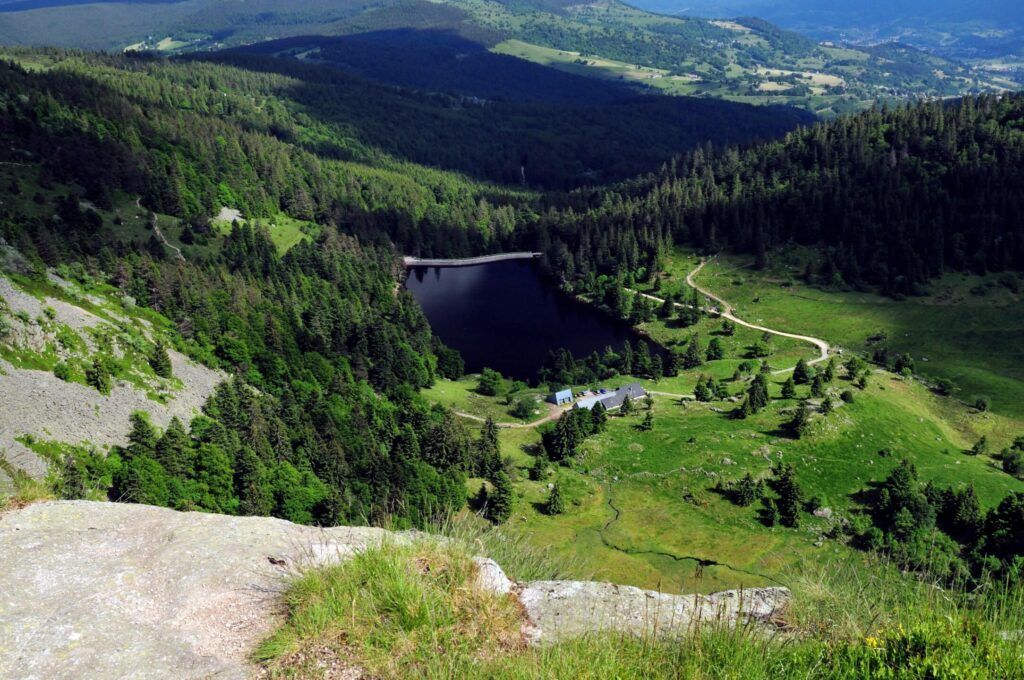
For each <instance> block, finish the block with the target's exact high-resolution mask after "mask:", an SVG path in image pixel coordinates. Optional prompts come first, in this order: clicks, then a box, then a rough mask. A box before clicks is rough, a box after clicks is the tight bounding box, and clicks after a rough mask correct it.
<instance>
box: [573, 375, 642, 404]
mask: <svg viewBox="0 0 1024 680" xmlns="http://www.w3.org/2000/svg"><path fill="white" fill-rule="evenodd" d="M627 395H629V398H630V399H633V400H636V399H640V398H642V397H646V396H647V392H645V391H644V388H643V387H641V386H640V383H636V382H634V383H629V384H628V385H623V386H622V387H620V388H619V389H617V390H615V391H614V392H609V393H608V394H595V395H594V396H592V397H584V398H583V399H580V400H579V401H577V402H576V408H585V409H592V408H594V406H596V405H597V404H598V403H599V402H600V404H601V405H602V406H604V407H605V408H606V409H608V410H611V409H613V408H619V407H620V406H622V402H624V401H625V400H626V396H627Z"/></svg>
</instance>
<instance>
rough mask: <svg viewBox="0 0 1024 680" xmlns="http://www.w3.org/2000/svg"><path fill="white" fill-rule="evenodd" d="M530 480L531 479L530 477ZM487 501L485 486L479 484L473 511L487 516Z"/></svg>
mask: <svg viewBox="0 0 1024 680" xmlns="http://www.w3.org/2000/svg"><path fill="white" fill-rule="evenodd" d="M531 479H533V478H532V477H531ZM489 500H490V498H489V496H488V494H487V485H486V484H484V483H482V482H481V484H480V489H479V490H478V491H477V492H476V496H475V497H474V499H473V509H474V510H476V511H477V512H481V513H483V514H484V515H485V516H487V513H488V507H487V506H488V505H489Z"/></svg>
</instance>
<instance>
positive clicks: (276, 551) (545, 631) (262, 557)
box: [0, 501, 789, 680]
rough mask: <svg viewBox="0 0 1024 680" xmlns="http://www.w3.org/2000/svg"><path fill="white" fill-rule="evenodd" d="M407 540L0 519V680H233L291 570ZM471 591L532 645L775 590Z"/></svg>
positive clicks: (705, 614)
mask: <svg viewBox="0 0 1024 680" xmlns="http://www.w3.org/2000/svg"><path fill="white" fill-rule="evenodd" d="M410 537H411V535H410V534H391V533H389V532H386V531H384V530H382V529H374V528H351V527H337V528H332V529H316V528H312V527H304V526H298V525H295V524H291V523H289V522H285V521H283V520H277V519H271V518H254V517H226V516H223V515H210V514H204V513H182V512H175V511H173V510H167V509H163V508H154V507H150V506H142V505H128V504H117V503H91V502H85V501H70V502H67V501H66V502H51V503H42V504H38V505H32V506H29V507H27V508H24V509H22V510H19V511H17V512H11V513H8V514H6V515H3V516H0V678H19V679H22V680H34V679H38V680H44V679H45V680H51V679H52V680H59V679H63V678H68V679H71V678H75V679H78V678H84V677H88V678H127V677H131V678H175V679H187V678H207V677H217V678H245V677H250V676H252V675H253V674H254V672H255V669H254V668H253V667H252V666H251V665H249V663H248V662H247V659H248V657H249V654H250V652H251V651H252V650H253V649H254V648H255V646H256V644H257V643H258V642H259V641H260V640H261V639H262V638H263V637H265V636H266V635H267V634H268V633H269V632H270V631H271V630H272V629H273V628H274V626H275V625H276V624H277V622H278V617H279V615H280V614H281V605H280V600H279V595H280V593H281V591H282V589H283V587H284V586H285V585H286V583H287V579H288V577H289V576H291V575H294V574H296V573H298V572H299V571H300V570H301V569H302V568H303V567H306V566H311V565H316V564H325V563H330V562H336V561H338V560H343V559H345V558H346V557H348V556H350V555H352V554H353V553H354V552H356V551H358V550H360V549H363V548H365V547H367V546H371V545H376V544H379V543H380V542H381V541H384V540H395V541H405V540H410ZM476 562H477V565H478V567H479V572H478V575H477V587H479V588H482V589H485V590H490V591H492V592H495V593H497V594H502V595H504V594H509V593H511V594H512V595H513V596H518V597H519V599H520V601H521V602H522V604H523V606H524V609H525V612H526V614H527V615H528V617H529V619H530V622H529V624H528V625H526V626H524V632H525V634H526V635H527V636H528V637H529V638H530V639H531V641H533V642H535V643H539V642H551V641H557V640H561V639H565V638H567V637H572V636H577V635H583V634H586V633H591V632H598V631H621V632H629V633H637V634H639V633H644V632H647V631H651V630H654V629H655V628H657V629H658V630H665V629H672V630H678V631H685V630H686V629H687V628H688V627H689V626H690V625H692V622H694V621H696V620H698V619H699V620H704V621H717V622H722V623H725V624H731V623H734V622H736V621H738V620H745V619H748V618H749V619H754V620H767V619H769V618H771V617H772V616H774V615H775V614H776V613H777V612H778V611H779V609H780V608H781V607H783V606H784V605H785V603H786V602H787V601H788V598H789V593H788V591H786V590H785V589H783V588H764V589H754V590H749V591H743V592H742V593H740V592H738V591H729V592H725V593H716V594H714V595H708V596H703V597H702V596H682V595H665V594H661V593H655V592H652V591H644V590H640V589H638V588H632V587H627V586H616V585H612V584H608V583H593V582H580V581H543V582H535V583H525V584H513V583H512V582H511V581H509V580H508V578H507V577H506V576H505V574H504V572H503V571H502V570H501V567H500V566H499V565H498V564H497V563H495V562H494V561H493V560H490V559H486V558H477V560H476Z"/></svg>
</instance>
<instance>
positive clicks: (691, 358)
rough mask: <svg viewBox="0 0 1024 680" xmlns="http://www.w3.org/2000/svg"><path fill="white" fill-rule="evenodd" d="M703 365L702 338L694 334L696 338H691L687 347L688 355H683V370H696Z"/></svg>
mask: <svg viewBox="0 0 1024 680" xmlns="http://www.w3.org/2000/svg"><path fill="white" fill-rule="evenodd" d="M702 363H704V361H703V360H702V359H701V351H700V337H699V336H698V335H696V334H694V336H693V337H692V338H690V344H689V345H687V346H686V353H685V354H683V368H686V369H691V368H696V367H698V366H700V365H701V364H702Z"/></svg>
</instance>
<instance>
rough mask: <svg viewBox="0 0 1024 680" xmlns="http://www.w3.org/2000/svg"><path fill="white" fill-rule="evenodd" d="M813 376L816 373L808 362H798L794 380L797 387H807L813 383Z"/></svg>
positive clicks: (794, 370) (801, 360)
mask: <svg viewBox="0 0 1024 680" xmlns="http://www.w3.org/2000/svg"><path fill="white" fill-rule="evenodd" d="M813 376H814V373H813V371H812V370H811V367H810V366H808V365H807V362H806V361H804V360H803V359H800V360H799V361H797V362H796V368H794V369H793V380H794V382H796V384H797V385H806V384H807V383H809V382H811V378H812V377H813Z"/></svg>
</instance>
